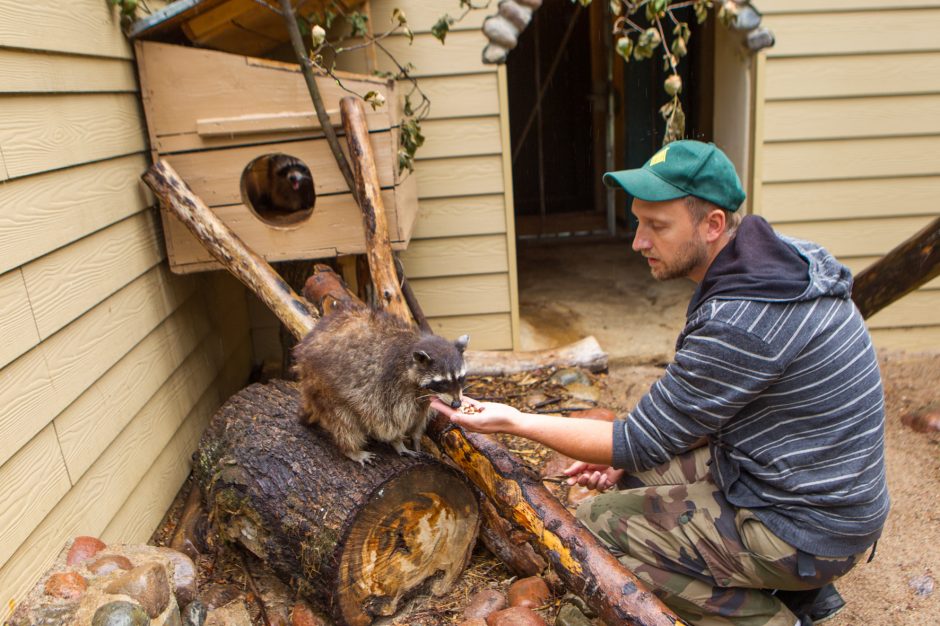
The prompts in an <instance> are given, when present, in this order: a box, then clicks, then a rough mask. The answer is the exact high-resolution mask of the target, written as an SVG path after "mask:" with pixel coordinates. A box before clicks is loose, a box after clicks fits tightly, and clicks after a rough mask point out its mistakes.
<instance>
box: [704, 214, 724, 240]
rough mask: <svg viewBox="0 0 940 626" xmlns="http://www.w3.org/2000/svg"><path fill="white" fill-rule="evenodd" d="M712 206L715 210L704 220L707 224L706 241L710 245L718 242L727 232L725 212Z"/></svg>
mask: <svg viewBox="0 0 940 626" xmlns="http://www.w3.org/2000/svg"><path fill="white" fill-rule="evenodd" d="M712 206H713V208H712V209H711V210H710V211H709V212H708V215H706V216H705V219H704V220H703V221H704V223H705V241H706V242H708V243H712V242H714V241H717V240H718V238H719V237H721V236H722V235H723V234H724V232H725V212H724V211H722V210H721V209H719V208H718V207H716V206H714V205H712Z"/></svg>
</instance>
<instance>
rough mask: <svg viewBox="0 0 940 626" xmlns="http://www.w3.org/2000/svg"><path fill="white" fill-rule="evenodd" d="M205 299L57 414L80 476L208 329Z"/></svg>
mask: <svg viewBox="0 0 940 626" xmlns="http://www.w3.org/2000/svg"><path fill="white" fill-rule="evenodd" d="M209 330H210V325H209V322H208V320H207V317H206V312H205V300H204V299H203V298H201V297H199V296H192V297H190V298H189V300H187V302H186V304H184V305H183V306H181V307H180V308H179V309H178V310H177V311H176V312H174V313H173V314H172V315H170V316H169V317H168V318H167V319H166V320H164V321H163V323H161V324H160V325H159V326H157V328H155V329H154V330H153V332H151V333H150V334H149V335H147V336H146V337H145V338H144V339H143V340H142V341H141V342H140V343H138V344H137V345H136V346H134V347H133V348H132V349H131V350H130V351H129V352H128V353H127V354H125V355H124V356H123V357H121V359H120V360H119V361H118V362H117V363H115V364H114V366H113V367H112V368H111V369H109V370H108V371H107V372H106V373H105V374H104V375H103V376H102V377H101V378H99V379H98V380H97V381H95V383H94V384H93V385H91V386H90V387H88V389H86V390H85V391H84V392H83V393H82V394H81V395H80V396H79V397H78V398H77V399H76V400H75V401H74V402H72V404H70V405H69V406H68V407H67V408H66V409H65V410H64V411H62V412H61V413H60V414H59V415H58V416H57V417H56V418H55V428H56V433H57V434H58V437H59V444H60V445H61V447H62V456H64V458H65V464H66V467H68V471H69V476H71V477H72V480H73V481H77V480H78V479H79V478H80V477H81V476H82V474H84V473H85V471H86V470H87V469H88V468H89V467H91V465H92V463H94V461H95V459H97V458H98V457H99V456H100V455H101V453H102V452H103V451H104V450H105V449H106V448H107V447H108V446H109V445H110V444H111V442H112V441H113V440H114V438H115V437H117V435H118V434H119V433H120V432H121V430H122V429H123V428H124V427H125V426H126V425H127V424H128V422H130V421H131V419H132V418H133V417H134V416H135V415H136V414H137V413H138V411H140V409H141V408H142V407H143V406H144V404H146V403H147V401H148V400H149V399H150V398H151V397H152V396H153V394H154V393H156V391H157V390H158V389H159V387H160V385H162V384H163V382H164V381H166V380H167V378H169V377H170V375H171V374H172V373H173V372H174V371H176V369H177V368H178V367H179V366H180V364H182V363H183V361H184V360H185V359H186V357H188V356H189V355H190V354H191V353H192V352H193V350H194V349H195V348H196V347H197V346H198V345H199V344H200V343H201V342H202V341H203V339H204V338H205V337H206V335H207V334H208V333H209Z"/></svg>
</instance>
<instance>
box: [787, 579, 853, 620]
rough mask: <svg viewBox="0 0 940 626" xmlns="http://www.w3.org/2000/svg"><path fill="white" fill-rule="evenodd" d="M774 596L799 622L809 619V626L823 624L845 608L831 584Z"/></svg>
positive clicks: (840, 597)
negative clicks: (810, 625)
mask: <svg viewBox="0 0 940 626" xmlns="http://www.w3.org/2000/svg"><path fill="white" fill-rule="evenodd" d="M774 595H775V596H776V597H777V598H778V599H779V600H780V601H781V602H783V603H784V604H785V605H786V607H787V608H788V609H790V611H792V612H793V614H794V615H796V616H798V617H799V618H800V619H801V620H802V619H804V618H809V619H810V620H811V622H810V623H811V624H819V623H821V622H824V621H826V620H827V619H829V618H830V617H834V616H835V615H836V613H838V612H839V611H841V610H842V609H843V608H844V607H845V600H843V599H842V596H841V595H839V592H838V591H837V590H836V587H835V585H833V584H831V583H830V584H828V585H826V586H824V587H821V588H819V589H808V590H806V591H778V592H777V593H776V594H774Z"/></svg>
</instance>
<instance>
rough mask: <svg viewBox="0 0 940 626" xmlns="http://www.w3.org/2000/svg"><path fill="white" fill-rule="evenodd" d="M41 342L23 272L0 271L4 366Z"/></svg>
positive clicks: (0, 334) (0, 336) (0, 359)
mask: <svg viewBox="0 0 940 626" xmlns="http://www.w3.org/2000/svg"><path fill="white" fill-rule="evenodd" d="M37 343H39V331H38V330H37V329H36V322H35V321H33V313H32V309H30V306H29V295H28V293H27V292H26V283H24V282H23V273H22V272H21V271H20V270H19V269H16V270H14V271H12V272H7V273H6V274H3V275H0V368H3V367H4V366H5V365H6V364H7V363H9V362H10V361H12V360H13V359H15V358H16V357H18V356H20V355H21V354H23V353H24V352H26V351H27V350H29V349H30V348H32V347H33V346H35V345H36V344H37Z"/></svg>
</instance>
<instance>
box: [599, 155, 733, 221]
mask: <svg viewBox="0 0 940 626" xmlns="http://www.w3.org/2000/svg"><path fill="white" fill-rule="evenodd" d="M604 184H605V185H607V186H608V187H614V186H615V185H619V186H620V187H622V188H623V189H624V190H625V191H626V192H627V193H629V194H630V195H632V196H633V197H635V198H639V199H641V200H646V201H647V202H660V201H663V200H675V199H676V198H683V197H685V196H696V197H699V198H702V199H703V200H708V201H709V202H712V203H714V204H716V205H718V206H720V207H721V208H723V209H727V210H728V211H737V210H738V209H739V208H740V207H741V203H742V202H744V198H745V194H744V189H743V188H742V187H741V179H740V178H738V174H737V172H735V171H734V165H733V164H732V163H731V161H730V160H729V159H728V157H727V156H726V155H725V153H724V152H722V151H721V150H719V149H718V146H716V145H715V144H713V143H702V142H701V141H694V140H691V139H683V140H681V141H673V142H672V143H670V144H668V145H666V146H663V148H662V149H661V150H660V151H659V152H657V153H656V154H654V155H653V157H652V158H651V159H650V160H649V161H647V162H646V164H644V165H643V167H640V168H637V169H634V170H621V171H619V172H607V173H606V174H604Z"/></svg>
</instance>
